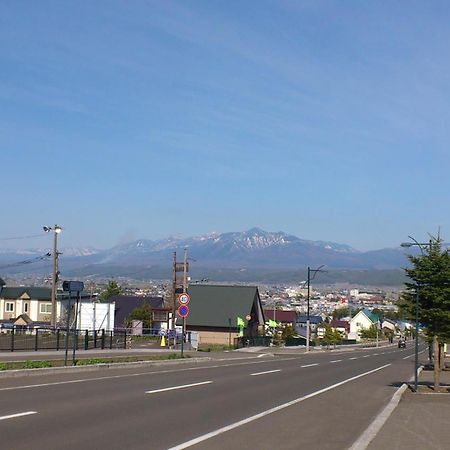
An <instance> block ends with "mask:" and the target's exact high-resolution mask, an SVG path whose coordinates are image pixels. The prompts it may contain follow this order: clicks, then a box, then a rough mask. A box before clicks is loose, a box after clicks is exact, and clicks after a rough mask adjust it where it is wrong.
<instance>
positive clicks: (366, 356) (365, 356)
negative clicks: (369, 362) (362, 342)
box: [363, 355, 372, 358]
mask: <svg viewBox="0 0 450 450" xmlns="http://www.w3.org/2000/svg"><path fill="white" fill-rule="evenodd" d="M369 356H372V355H364V356H363V358H368V357H369Z"/></svg>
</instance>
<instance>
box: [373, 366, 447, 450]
mask: <svg viewBox="0 0 450 450" xmlns="http://www.w3.org/2000/svg"><path fill="white" fill-rule="evenodd" d="M447 364H448V363H447ZM430 384H431V385H432V384H433V372H432V371H425V370H423V371H422V372H421V374H420V378H419V388H420V390H419V392H418V393H417V394H415V393H413V392H411V390H410V389H407V390H406V391H405V393H404V394H403V396H402V398H401V400H400V403H399V404H398V406H397V408H396V409H395V410H394V412H393V413H392V414H391V416H390V417H389V419H388V420H387V422H386V423H385V424H384V426H383V427H382V428H381V430H380V431H379V433H378V434H377V436H376V437H375V439H374V440H373V441H372V442H371V443H370V445H369V446H368V447H367V448H368V449H369V450H386V449H387V448H388V449H390V450H411V449H426V450H431V449H436V450H447V449H449V448H450V421H449V418H450V370H448V369H447V370H446V371H442V372H441V386H442V387H445V388H446V390H447V393H442V394H433V393H431V389H429V388H428V387H427V386H428V385H430ZM427 391H429V392H430V393H428V392H427Z"/></svg>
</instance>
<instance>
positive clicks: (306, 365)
mask: <svg viewBox="0 0 450 450" xmlns="http://www.w3.org/2000/svg"><path fill="white" fill-rule="evenodd" d="M318 365H319V364H318V363H315V364H305V365H304V366H300V367H303V368H304V367H312V366H318Z"/></svg>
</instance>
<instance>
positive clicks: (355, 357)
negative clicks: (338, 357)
mask: <svg viewBox="0 0 450 450" xmlns="http://www.w3.org/2000/svg"><path fill="white" fill-rule="evenodd" d="M349 359H351V360H352V359H358V356H354V357H353V358H349Z"/></svg>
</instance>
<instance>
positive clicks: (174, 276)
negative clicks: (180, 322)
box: [171, 252, 177, 330]
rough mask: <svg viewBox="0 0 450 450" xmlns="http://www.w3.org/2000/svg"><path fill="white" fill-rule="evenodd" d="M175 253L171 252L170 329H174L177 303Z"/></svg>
mask: <svg viewBox="0 0 450 450" xmlns="http://www.w3.org/2000/svg"><path fill="white" fill-rule="evenodd" d="M176 291H177V252H173V265H172V325H171V329H172V330H174V329H175V320H176V318H175V311H176V303H177V292H176Z"/></svg>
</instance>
